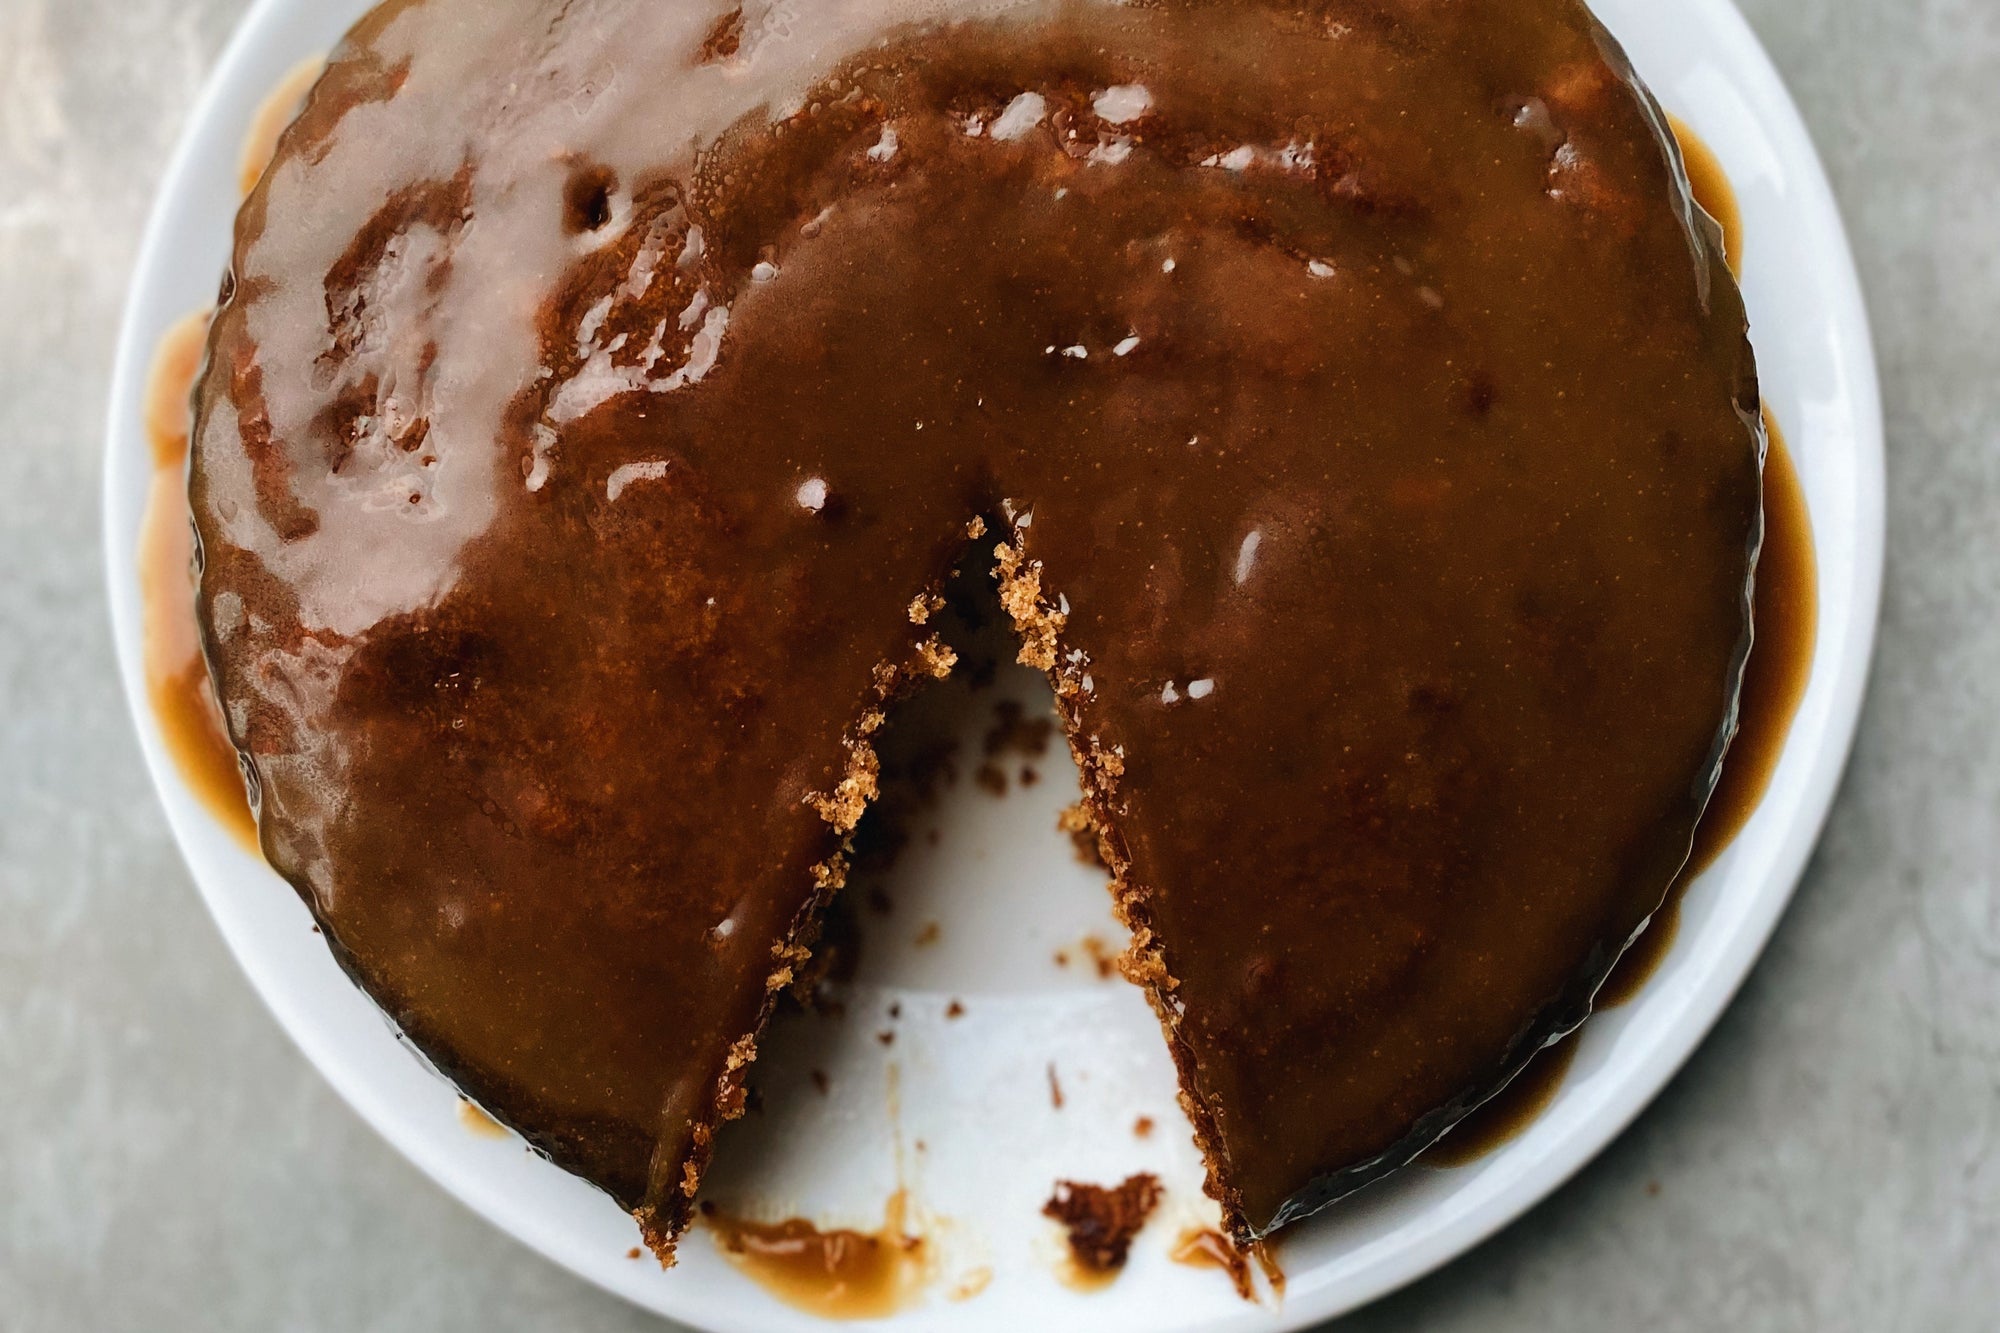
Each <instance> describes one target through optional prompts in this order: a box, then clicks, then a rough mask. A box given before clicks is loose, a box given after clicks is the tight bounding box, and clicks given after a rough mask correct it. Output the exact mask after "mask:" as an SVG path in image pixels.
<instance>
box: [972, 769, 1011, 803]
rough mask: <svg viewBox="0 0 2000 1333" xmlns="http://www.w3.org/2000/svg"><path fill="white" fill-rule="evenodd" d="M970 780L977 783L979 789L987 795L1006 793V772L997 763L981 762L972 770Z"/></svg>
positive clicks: (1003, 794)
mask: <svg viewBox="0 0 2000 1333" xmlns="http://www.w3.org/2000/svg"><path fill="white" fill-rule="evenodd" d="M972 780H973V781H974V782H976V783H978V784H979V789H980V790H981V791H983V792H986V793H987V794H989V795H992V796H1005V795H1006V794H1007V774H1006V773H1005V772H1003V771H1002V770H1001V768H1000V766H999V765H998V764H995V763H992V762H991V761H989V762H987V763H984V764H981V765H980V766H979V767H978V768H977V769H975V770H973V774H972Z"/></svg>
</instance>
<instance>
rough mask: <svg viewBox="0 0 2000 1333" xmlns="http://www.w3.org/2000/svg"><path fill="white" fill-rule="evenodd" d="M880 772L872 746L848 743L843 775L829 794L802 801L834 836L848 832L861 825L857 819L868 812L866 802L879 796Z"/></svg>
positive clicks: (859, 819)
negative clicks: (845, 766)
mask: <svg viewBox="0 0 2000 1333" xmlns="http://www.w3.org/2000/svg"><path fill="white" fill-rule="evenodd" d="M881 771H882V766H881V761H880V760H879V759H877V758H876V757H875V750H874V747H873V746H871V745H869V744H868V743H867V742H866V741H849V742H848V746H847V775H846V776H845V777H843V778H841V780H840V785H839V786H837V787H835V788H834V789H833V792H832V794H831V795H827V796H822V795H819V794H817V793H814V794H811V795H809V796H807V798H806V800H807V801H808V802H809V803H810V804H811V805H812V807H813V809H815V810H817V811H818V812H819V817H820V818H821V819H824V820H825V821H826V822H827V823H829V824H831V825H833V829H834V832H836V833H852V832H853V831H854V826H855V825H856V824H858V823H860V822H861V816H862V814H863V813H865V812H866V811H867V809H868V803H869V802H870V801H872V800H874V799H875V798H876V796H878V795H879V794H880V791H881V789H880V787H879V786H878V785H877V782H876V779H877V778H878V777H879V776H880V774H881Z"/></svg>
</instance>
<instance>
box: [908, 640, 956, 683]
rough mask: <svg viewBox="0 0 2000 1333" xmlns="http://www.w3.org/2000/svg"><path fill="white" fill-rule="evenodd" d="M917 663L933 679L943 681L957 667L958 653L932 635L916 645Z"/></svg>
mask: <svg viewBox="0 0 2000 1333" xmlns="http://www.w3.org/2000/svg"><path fill="white" fill-rule="evenodd" d="M917 662H918V665H920V666H921V667H922V668H923V670H924V671H925V672H926V673H928V674H929V675H930V676H931V677H932V678H933V679H936V680H943V679H944V678H945V677H947V676H949V675H950V674H951V669H952V668H953V667H954V666H957V665H958V653H957V652H956V651H954V650H953V649H951V648H950V647H948V646H946V644H945V642H944V640H942V639H940V638H938V636H937V635H935V634H933V635H931V637H930V638H928V639H925V640H924V641H923V642H922V643H920V644H918V645H917Z"/></svg>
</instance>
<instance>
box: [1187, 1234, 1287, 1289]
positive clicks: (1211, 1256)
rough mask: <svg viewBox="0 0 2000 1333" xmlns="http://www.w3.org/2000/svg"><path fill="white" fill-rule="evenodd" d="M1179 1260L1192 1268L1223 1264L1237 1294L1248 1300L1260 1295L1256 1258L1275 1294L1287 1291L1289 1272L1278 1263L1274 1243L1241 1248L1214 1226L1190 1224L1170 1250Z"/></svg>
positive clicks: (1265, 1279) (1216, 1266) (1212, 1266)
mask: <svg viewBox="0 0 2000 1333" xmlns="http://www.w3.org/2000/svg"><path fill="white" fill-rule="evenodd" d="M1167 1255H1168V1257H1169V1258H1171V1259H1172V1260H1173V1261H1174V1262H1175V1263H1177V1264H1185V1265H1187V1266H1188V1267H1190V1268H1219V1269H1221V1270H1222V1271H1223V1272H1224V1273H1226V1274H1228V1276H1229V1281H1230V1283H1231V1284H1232V1285H1233V1286H1235V1288H1236V1294H1237V1295H1238V1296H1241V1297H1242V1298H1243V1299H1244V1300H1246V1301H1254V1300H1256V1299H1257V1284H1256V1282H1255V1280H1254V1279H1253V1278H1252V1276H1251V1272H1250V1265H1251V1262H1252V1261H1253V1260H1254V1261H1255V1263H1256V1265H1257V1269H1258V1271H1260V1272H1262V1273H1263V1274H1264V1281H1265V1282H1266V1283H1267V1284H1269V1286H1270V1288H1271V1294H1272V1295H1273V1296H1280V1297H1281V1296H1283V1295H1284V1294H1285V1273H1284V1270H1283V1269H1281V1268H1279V1267H1278V1260H1277V1256H1276V1255H1274V1254H1273V1253H1272V1252H1271V1247H1270V1246H1269V1245H1268V1244H1265V1245H1253V1246H1252V1247H1250V1249H1249V1250H1244V1249H1241V1248H1239V1247H1238V1246H1237V1244H1236V1242H1235V1241H1233V1240H1231V1239H1230V1238H1229V1237H1228V1236H1225V1235H1224V1234H1223V1233H1222V1232H1220V1231H1217V1230H1216V1229H1215V1228H1213V1227H1190V1228H1188V1229H1187V1230H1186V1231H1183V1232H1181V1234H1180V1239H1178V1240H1176V1241H1175V1242H1174V1247H1173V1249H1171V1250H1169V1251H1168V1252H1167Z"/></svg>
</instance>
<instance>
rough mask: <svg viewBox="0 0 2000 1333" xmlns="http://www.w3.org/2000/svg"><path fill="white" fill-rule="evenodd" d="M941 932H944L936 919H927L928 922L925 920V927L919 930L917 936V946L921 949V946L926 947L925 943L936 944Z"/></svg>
mask: <svg viewBox="0 0 2000 1333" xmlns="http://www.w3.org/2000/svg"><path fill="white" fill-rule="evenodd" d="M941 933H942V931H941V929H940V927H939V926H938V923H937V922H935V921H926V922H924V924H923V929H921V930H919V931H918V932H917V938H916V941H915V943H916V946H917V947H918V948H919V949H921V948H923V947H924V946H925V945H929V944H936V943H937V942H938V936H939V935H940V934H941Z"/></svg>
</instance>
